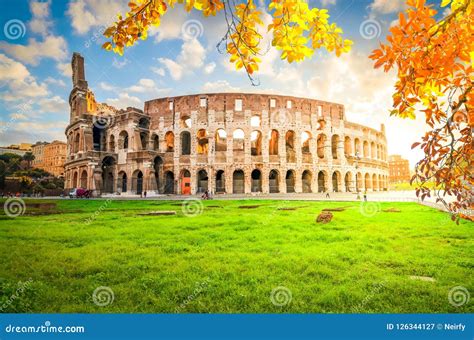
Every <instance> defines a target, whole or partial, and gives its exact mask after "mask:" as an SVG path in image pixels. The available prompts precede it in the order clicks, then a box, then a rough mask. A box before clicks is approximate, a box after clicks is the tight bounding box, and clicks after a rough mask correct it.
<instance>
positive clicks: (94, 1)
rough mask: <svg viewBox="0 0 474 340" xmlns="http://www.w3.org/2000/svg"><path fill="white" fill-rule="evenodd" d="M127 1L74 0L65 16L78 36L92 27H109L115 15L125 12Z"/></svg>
mask: <svg viewBox="0 0 474 340" xmlns="http://www.w3.org/2000/svg"><path fill="white" fill-rule="evenodd" d="M127 9H128V7H127V1H116V0H74V1H71V2H70V3H69V6H68V9H67V14H68V16H69V17H70V19H71V26H72V27H73V28H74V31H75V32H76V33H78V34H81V35H83V34H85V33H87V32H89V31H90V30H91V29H92V28H94V27H100V28H101V30H102V29H103V28H104V27H108V26H111V25H112V24H113V23H114V22H115V20H116V19H117V17H116V14H117V13H122V14H124V13H125V11H127Z"/></svg>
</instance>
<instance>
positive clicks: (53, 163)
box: [39, 140, 67, 177]
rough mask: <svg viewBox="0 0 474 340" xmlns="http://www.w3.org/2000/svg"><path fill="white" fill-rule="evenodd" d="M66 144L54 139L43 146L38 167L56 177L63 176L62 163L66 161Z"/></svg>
mask: <svg viewBox="0 0 474 340" xmlns="http://www.w3.org/2000/svg"><path fill="white" fill-rule="evenodd" d="M66 153H67V145H66V143H64V142H61V141H58V140H55V141H53V142H52V143H49V144H46V145H45V146H44V153H43V161H42V164H41V166H39V168H40V169H43V170H45V171H47V172H49V173H50V174H53V175H54V176H56V177H59V176H64V163H65V162H66Z"/></svg>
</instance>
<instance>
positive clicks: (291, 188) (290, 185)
mask: <svg viewBox="0 0 474 340" xmlns="http://www.w3.org/2000/svg"><path fill="white" fill-rule="evenodd" d="M295 177H296V176H295V171H294V170H288V171H287V172H286V176H285V181H286V192H287V193H293V192H295Z"/></svg>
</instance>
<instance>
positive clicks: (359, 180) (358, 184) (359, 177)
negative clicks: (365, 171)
mask: <svg viewBox="0 0 474 340" xmlns="http://www.w3.org/2000/svg"><path fill="white" fill-rule="evenodd" d="M355 182H356V183H355V184H356V191H357V192H359V191H361V189H362V174H361V173H360V172H358V173H356V181H355Z"/></svg>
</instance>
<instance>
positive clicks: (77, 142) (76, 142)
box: [74, 132, 81, 153]
mask: <svg viewBox="0 0 474 340" xmlns="http://www.w3.org/2000/svg"><path fill="white" fill-rule="evenodd" d="M80 140H81V136H80V134H79V132H77V133H76V135H75V136H74V153H77V152H79V151H80V149H79V148H80Z"/></svg>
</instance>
